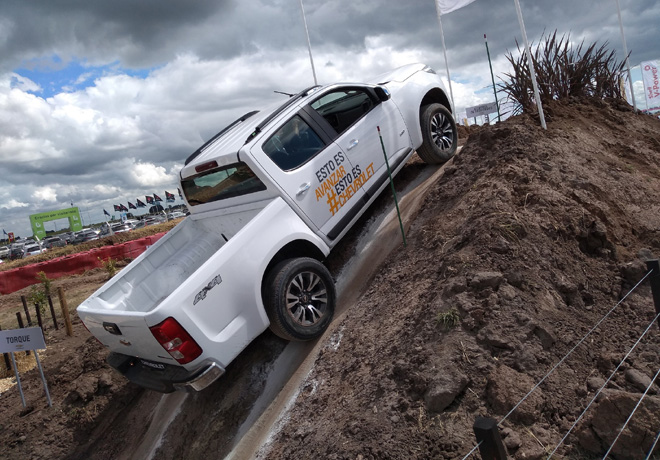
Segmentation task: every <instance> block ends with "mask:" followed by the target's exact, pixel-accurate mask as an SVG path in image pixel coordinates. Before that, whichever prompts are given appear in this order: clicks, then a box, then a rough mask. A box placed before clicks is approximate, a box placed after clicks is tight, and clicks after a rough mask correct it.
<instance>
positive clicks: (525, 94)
mask: <svg viewBox="0 0 660 460" xmlns="http://www.w3.org/2000/svg"><path fill="white" fill-rule="evenodd" d="M516 45H517V46H518V55H517V56H514V55H513V53H511V52H510V53H509V54H507V55H506V58H507V60H508V61H509V63H510V64H511V66H512V67H513V70H512V72H511V73H506V74H504V75H505V78H504V79H503V80H502V83H500V84H499V85H498V86H499V89H500V90H501V91H503V92H504V93H505V94H506V95H507V97H506V99H507V100H508V101H509V102H511V103H513V110H512V114H513V115H518V114H520V113H523V112H524V113H534V112H535V111H536V102H535V100H534V90H533V87H532V79H531V77H530V72H529V64H528V60H527V56H526V54H525V53H524V52H523V50H521V49H520V45H519V44H518V43H517V42H516ZM608 46H609V44H608V43H607V42H605V43H604V44H602V45H600V46H598V45H597V44H596V43H592V44H590V45H587V44H585V43H584V41H582V42H580V43H579V44H578V45H573V44H572V43H571V38H570V35H563V36H561V37H557V31H556V30H555V32H554V33H553V34H552V35H549V36H547V37H543V36H542V37H541V40H540V42H539V43H538V44H537V45H536V49H535V50H534V49H532V51H531V54H532V62H533V65H534V70H535V71H536V79H537V82H538V89H539V96H540V97H541V102H542V103H543V105H546V104H548V103H549V102H550V101H554V100H558V99H567V98H583V97H587V98H596V99H604V98H614V99H623V94H622V92H621V86H620V85H619V78H620V77H621V75H622V74H623V70H624V65H625V59H624V60H623V61H617V60H616V53H615V52H614V51H611V50H608Z"/></svg>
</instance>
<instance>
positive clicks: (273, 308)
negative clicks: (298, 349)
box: [264, 257, 337, 341]
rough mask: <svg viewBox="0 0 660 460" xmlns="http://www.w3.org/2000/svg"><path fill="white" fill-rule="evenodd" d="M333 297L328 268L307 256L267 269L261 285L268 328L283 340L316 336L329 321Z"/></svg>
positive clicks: (325, 327) (300, 339) (333, 292)
mask: <svg viewBox="0 0 660 460" xmlns="http://www.w3.org/2000/svg"><path fill="white" fill-rule="evenodd" d="M336 298H337V296H336V293H335V283H334V281H333V280H332V277H331V276H330V272H329V271H328V269H327V268H325V266H324V265H323V264H322V263H321V262H319V261H318V260H316V259H311V258H309V257H300V258H296V259H287V260H284V261H282V262H280V263H279V264H277V265H276V266H275V267H274V268H273V269H272V270H271V271H270V273H269V274H268V276H267V278H266V283H265V285H264V306H265V307H266V314H267V315H268V319H269V320H270V329H271V330H272V331H273V332H274V333H275V334H276V335H278V336H280V337H282V338H283V339H286V340H296V341H304V340H312V339H315V338H317V337H320V336H321V335H322V334H323V332H325V330H326V329H327V328H328V325H329V324H330V321H332V316H333V315H334V313H335V302H336ZM287 299H288V302H287Z"/></svg>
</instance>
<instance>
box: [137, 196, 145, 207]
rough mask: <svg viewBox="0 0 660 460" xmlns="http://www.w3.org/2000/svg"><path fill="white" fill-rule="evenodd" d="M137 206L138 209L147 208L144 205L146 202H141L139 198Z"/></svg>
mask: <svg viewBox="0 0 660 460" xmlns="http://www.w3.org/2000/svg"><path fill="white" fill-rule="evenodd" d="M135 204H136V205H137V207H138V208H144V207H145V206H146V204H144V202H142V201H140V199H139V198H138V199H137V201H136V202H135Z"/></svg>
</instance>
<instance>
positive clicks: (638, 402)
mask: <svg viewBox="0 0 660 460" xmlns="http://www.w3.org/2000/svg"><path fill="white" fill-rule="evenodd" d="M659 316H660V315H659ZM659 374H660V369H658V372H656V373H655V376H654V377H653V380H651V383H649V386H647V387H646V391H645V392H644V394H643V395H642V397H641V398H639V401H637V405H636V406H635V408H634V409H633V410H632V412H631V413H630V415H629V416H628V419H627V420H626V423H624V424H623V426H622V427H621V430H620V431H619V434H617V435H616V438H614V441H612V444H611V445H610V448H609V449H607V452H605V456H604V457H603V460H605V459H606V458H607V456H608V455H609V454H610V452H611V451H612V448H614V444H616V442H617V441H618V440H619V436H621V433H623V430H625V429H626V426H628V422H630V419H631V418H632V417H633V415H635V412H636V411H637V408H638V407H639V405H640V404H642V401H643V400H644V398H645V397H646V394H647V393H648V392H649V390H650V389H651V387H652V386H653V383H654V382H655V379H657V378H658V375H659Z"/></svg>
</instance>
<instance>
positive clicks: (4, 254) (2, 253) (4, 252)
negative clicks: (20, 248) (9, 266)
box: [0, 246, 10, 260]
mask: <svg viewBox="0 0 660 460" xmlns="http://www.w3.org/2000/svg"><path fill="white" fill-rule="evenodd" d="M9 252H10V251H9V246H0V260H2V259H6V258H8V257H9Z"/></svg>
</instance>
